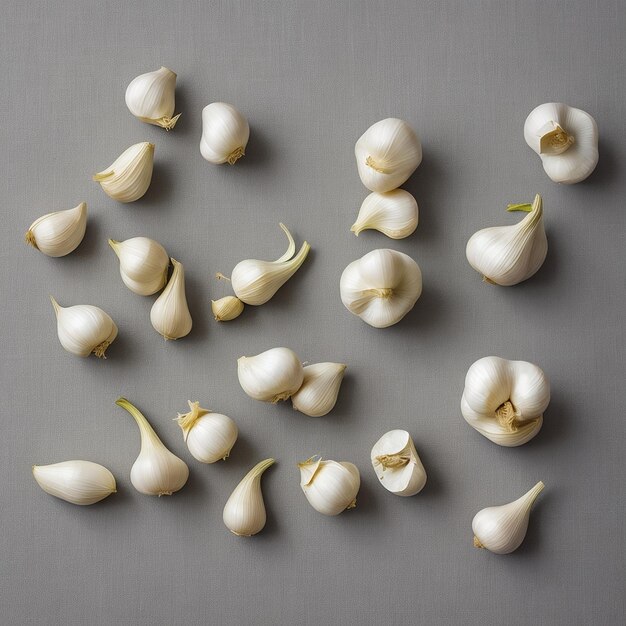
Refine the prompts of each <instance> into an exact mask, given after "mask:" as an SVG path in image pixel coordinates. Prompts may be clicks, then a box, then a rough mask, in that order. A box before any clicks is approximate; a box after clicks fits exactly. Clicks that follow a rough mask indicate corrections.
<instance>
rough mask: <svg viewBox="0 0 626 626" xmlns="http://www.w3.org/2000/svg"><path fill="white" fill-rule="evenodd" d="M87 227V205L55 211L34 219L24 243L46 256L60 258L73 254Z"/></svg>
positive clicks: (82, 203)
mask: <svg viewBox="0 0 626 626" xmlns="http://www.w3.org/2000/svg"><path fill="white" fill-rule="evenodd" d="M86 227H87V205H86V204H85V203H84V202H81V203H80V204H79V205H78V206H76V207H74V208H73V209H67V210H66V211H55V212H54V213H48V214H47V215H42V216H41V217H40V218H38V219H36V220H35V221H34V222H33V223H32V224H31V225H30V228H29V229H28V231H27V233H26V235H25V238H26V243H28V244H29V245H31V246H33V248H35V249H36V250H39V251H40V252H43V253H44V254H45V255H47V256H51V257H60V256H65V255H66V254H69V253H70V252H73V251H74V250H75V249H76V248H77V247H78V246H79V244H80V242H81V241H82V240H83V237H84V236H85V229H86Z"/></svg>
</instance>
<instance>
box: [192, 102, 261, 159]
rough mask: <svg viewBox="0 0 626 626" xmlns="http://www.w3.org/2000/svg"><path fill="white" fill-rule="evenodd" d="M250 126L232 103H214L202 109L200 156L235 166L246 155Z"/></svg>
mask: <svg viewBox="0 0 626 626" xmlns="http://www.w3.org/2000/svg"><path fill="white" fill-rule="evenodd" d="M249 138H250V127H249V126H248V121H247V120H246V118H245V117H244V116H243V115H242V114H241V113H240V112H239V111H238V110H237V109H236V108H235V107H234V106H232V105H231V104H226V103H225V102H213V103H212V104H209V105H208V106H205V107H204V109H203V110H202V137H201V139H200V153H201V154H202V156H203V157H204V158H205V159H206V160H207V161H209V163H215V164H216V165H221V164H222V163H229V164H230V165H234V164H235V163H236V162H237V161H238V160H239V159H240V158H241V157H242V156H244V155H245V153H246V146H247V145H248V139H249Z"/></svg>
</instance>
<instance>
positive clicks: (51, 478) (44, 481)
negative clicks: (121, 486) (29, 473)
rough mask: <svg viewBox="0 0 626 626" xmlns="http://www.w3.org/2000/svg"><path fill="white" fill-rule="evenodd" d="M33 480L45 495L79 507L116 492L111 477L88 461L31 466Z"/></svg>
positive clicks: (103, 468)
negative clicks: (47, 494)
mask: <svg viewBox="0 0 626 626" xmlns="http://www.w3.org/2000/svg"><path fill="white" fill-rule="evenodd" d="M33 477H34V478H35V480H36V481H37V484H38V485H39V486H40V487H41V488H42V489H43V490H44V491H45V492H46V493H49V494H50V495H51V496H55V497H56V498H60V499H61V500H65V501H66V502H71V503H72V504H78V505H80V506H86V505H89V504H95V503H96V502H100V500H104V499H105V498H106V497H108V496H110V495H111V494H112V493H115V492H116V491H117V489H116V485H115V477H114V476H113V474H111V472H110V471H109V470H108V469H107V468H106V467H104V466H102V465H99V464H98V463H92V462H91V461H63V462H62V463H53V464H52V465H33Z"/></svg>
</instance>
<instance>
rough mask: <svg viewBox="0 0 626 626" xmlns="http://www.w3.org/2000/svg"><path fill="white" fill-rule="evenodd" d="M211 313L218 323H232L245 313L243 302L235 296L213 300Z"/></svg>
mask: <svg viewBox="0 0 626 626" xmlns="http://www.w3.org/2000/svg"><path fill="white" fill-rule="evenodd" d="M211 311H213V315H214V316H215V320H216V321H217V322H230V320H234V319H235V318H237V317H239V316H240V315H241V314H242V313H243V302H242V301H241V300H240V299H239V298H236V297H235V296H225V297H223V298H220V299H219V300H211Z"/></svg>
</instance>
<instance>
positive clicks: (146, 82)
mask: <svg viewBox="0 0 626 626" xmlns="http://www.w3.org/2000/svg"><path fill="white" fill-rule="evenodd" d="M175 91H176V74H175V73H174V72H172V70H169V69H167V67H161V68H160V69H158V70H155V71H154V72H147V73H146V74H141V75H140V76H137V78H134V79H133V80H132V81H131V82H130V85H128V87H127V88H126V106H127V107H128V110H129V111H130V112H131V113H132V114H133V115H134V116H135V117H136V118H138V119H140V120H141V121H142V122H146V123H147V124H154V125H155V126H160V127H161V128H165V130H172V128H174V126H176V122H177V121H178V118H179V117H180V113H179V114H178V115H174V107H175V105H174V101H175Z"/></svg>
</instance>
